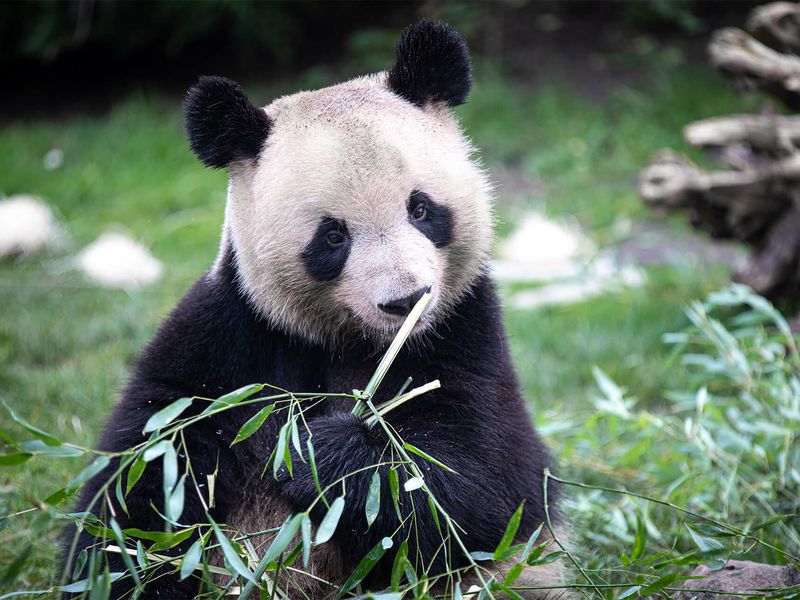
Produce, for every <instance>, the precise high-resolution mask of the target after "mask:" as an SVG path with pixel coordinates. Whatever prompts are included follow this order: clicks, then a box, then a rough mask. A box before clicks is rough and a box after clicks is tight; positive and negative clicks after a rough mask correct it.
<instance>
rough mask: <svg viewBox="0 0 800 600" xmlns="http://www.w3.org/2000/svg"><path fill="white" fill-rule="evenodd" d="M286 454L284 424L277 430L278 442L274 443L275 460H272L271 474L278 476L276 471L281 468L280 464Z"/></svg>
mask: <svg viewBox="0 0 800 600" xmlns="http://www.w3.org/2000/svg"><path fill="white" fill-rule="evenodd" d="M285 456H286V425H284V426H283V427H281V430H280V431H279V432H278V443H277V444H276V445H275V460H273V461H272V475H273V477H275V478H276V479H277V478H278V471H280V470H281V465H282V464H283V460H284V458H285Z"/></svg>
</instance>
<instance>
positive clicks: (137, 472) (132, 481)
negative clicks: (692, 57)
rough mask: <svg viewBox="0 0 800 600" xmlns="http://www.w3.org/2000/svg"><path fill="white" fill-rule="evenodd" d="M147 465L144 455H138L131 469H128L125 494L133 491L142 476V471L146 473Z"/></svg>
mask: <svg viewBox="0 0 800 600" xmlns="http://www.w3.org/2000/svg"><path fill="white" fill-rule="evenodd" d="M145 467H147V463H146V462H145V460H144V458H143V457H142V456H138V457H137V458H136V460H135V461H133V464H132V465H131V467H130V469H128V479H127V481H126V482H125V495H126V496H127V495H128V494H130V493H131V490H132V489H133V486H135V485H136V482H137V481H139V478H141V476H142V473H144V470H145Z"/></svg>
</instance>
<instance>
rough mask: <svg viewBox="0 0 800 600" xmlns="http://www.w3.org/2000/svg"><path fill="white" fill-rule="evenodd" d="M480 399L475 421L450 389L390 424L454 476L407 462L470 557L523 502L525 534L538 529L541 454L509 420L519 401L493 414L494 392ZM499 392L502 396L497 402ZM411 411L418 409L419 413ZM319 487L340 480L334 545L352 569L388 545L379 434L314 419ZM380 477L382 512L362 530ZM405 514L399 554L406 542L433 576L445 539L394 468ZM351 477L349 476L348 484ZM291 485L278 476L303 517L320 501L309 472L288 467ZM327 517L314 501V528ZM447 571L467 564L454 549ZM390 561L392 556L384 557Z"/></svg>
mask: <svg viewBox="0 0 800 600" xmlns="http://www.w3.org/2000/svg"><path fill="white" fill-rule="evenodd" d="M486 387H487V388H489V389H488V390H487V389H484V390H482V392H481V397H480V402H481V403H483V404H484V405H483V407H482V409H481V411H480V412H476V408H477V407H476V405H475V402H476V399H475V398H474V394H471V395H469V396H467V395H466V394H467V393H468V390H467V389H465V388H461V387H459V386H456V385H454V386H453V387H452V388H451V389H450V390H449V392H447V393H445V392H444V391H440V392H439V393H437V395H436V398H435V400H433V399H430V398H427V397H421V398H419V399H416V400H415V401H412V402H410V403H409V404H408V405H407V406H405V407H401V408H400V409H397V411H396V412H393V413H390V415H389V418H388V420H389V421H390V422H391V424H392V426H393V427H394V428H395V429H396V430H397V431H398V433H399V434H400V436H401V437H402V438H403V440H404V441H406V442H408V443H410V444H413V445H414V446H416V447H418V448H419V449H421V450H423V451H424V452H425V453H427V454H429V455H430V456H432V457H434V458H436V459H437V460H439V461H441V462H442V463H444V464H446V465H447V466H448V467H450V468H451V469H453V470H454V471H456V473H452V472H447V471H445V470H443V469H441V468H440V467H438V466H436V465H434V464H432V463H430V462H428V461H426V460H424V459H422V458H419V457H416V456H413V455H412V458H413V459H414V461H415V462H416V463H417V465H418V466H419V468H420V470H421V471H422V473H423V474H424V479H425V483H426V485H427V486H428V488H429V489H430V490H431V492H432V493H433V494H434V496H435V497H436V499H437V500H438V501H439V502H440V503H441V504H442V506H443V507H444V509H445V510H446V511H447V513H448V515H449V516H450V517H451V518H452V520H453V521H455V522H456V523H457V524H458V525H459V526H461V527H462V528H463V529H464V531H465V532H466V535H464V536H463V539H464V542H465V544H466V545H467V547H468V548H469V550H470V551H474V550H493V549H494V547H495V546H496V544H497V543H498V542H499V540H500V538H501V537H502V534H503V532H504V530H505V527H506V524H507V523H508V520H509V518H510V517H511V515H512V514H513V512H514V511H515V510H516V509H517V507H518V506H519V504H520V503H521V502H522V501H525V502H526V507H527V508H526V510H525V512H524V515H525V516H524V519H523V525H522V528H521V533H524V532H530V531H532V530H533V529H534V528H535V527H536V526H537V525H538V524H539V523H540V522H541V520H542V517H543V514H542V512H541V507H542V503H541V490H542V479H541V475H542V469H543V465H545V464H546V462H547V452H546V450H545V449H544V448H543V447H541V445H540V444H539V443H538V440H537V439H536V438H535V436H533V432H532V429H531V428H530V426H529V425H528V423H529V421H528V417H527V415H526V414H525V413H524V411H523V412H520V413H519V414H515V412H517V410H518V408H521V407H517V408H515V405H516V402H514V401H512V402H510V403H507V404H509V405H508V406H505V407H504V411H503V412H502V415H501V414H500V411H496V410H494V408H496V407H497V402H498V401H499V398H496V397H493V396H494V394H493V392H492V391H491V389H490V388H491V386H486ZM500 391H501V390H498V391H497V393H498V394H499V393H500ZM415 402H416V404H415ZM309 428H310V430H311V434H312V441H313V445H314V454H315V458H316V463H317V469H318V474H319V478H320V483H321V484H322V486H323V487H326V486H329V485H332V484H334V482H336V481H337V480H339V479H341V478H344V477H345V476H347V477H346V484H345V489H346V496H345V510H344V512H343V514H342V517H341V519H340V522H339V525H338V527H337V532H336V538H337V541H338V542H339V544H340V546H341V547H343V548H346V549H347V552H348V555H349V556H348V558H349V563H350V566H351V567H352V566H355V564H357V562H358V561H359V560H360V559H361V558H362V557H363V556H364V555H365V554H366V553H367V552H368V551H369V549H370V548H371V547H372V546H374V545H375V544H376V543H378V542H379V541H380V539H381V538H382V537H384V536H387V537H392V536H393V534H395V533H396V531H397V530H398V527H400V522H399V521H398V518H397V515H396V513H395V509H394V504H393V502H392V500H391V495H390V491H389V487H388V480H387V472H388V470H389V466H382V467H380V468H378V467H375V468H373V467H374V466H375V465H378V464H379V463H381V462H387V461H389V460H390V458H391V452H390V451H389V449H388V439H387V438H386V436H385V434H384V433H383V431H382V430H381V429H380V428H375V429H373V430H368V429H367V428H366V427H365V426H364V425H363V424H362V423H361V422H359V421H358V420H357V419H356V418H355V417H353V416H352V415H349V414H346V413H344V414H341V413H340V414H334V415H329V416H323V417H318V418H317V419H314V420H312V421H310V422H309ZM376 468H377V470H378V472H379V473H380V477H381V481H382V485H381V503H380V509H379V512H378V516H377V518H376V520H375V522H374V523H373V524H372V526H371V527H369V528H367V522H366V517H365V503H366V500H367V495H368V490H369V484H370V480H371V478H372V476H373V474H374V473H375V470H376ZM399 472H400V474H401V475H400V481H401V491H400V500H401V514H402V515H403V516H404V517H406V516H407V515H408V514H409V513H410V512H411V508H412V503H413V506H414V508H415V513H416V514H415V519H416V523H414V524H412V523H411V522H410V521H408V522H407V523H406V527H403V528H401V531H400V535H399V536H398V535H394V536H393V537H394V540H395V548H396V547H397V546H398V545H399V541H400V540H402V539H404V538H405V537H406V535H407V534H409V533H411V537H410V543H411V545H412V550H414V551H415V552H416V550H417V549H418V550H419V552H420V554H421V556H422V557H423V560H425V561H431V559H432V557H436V561H435V562H434V564H433V568H434V571H436V570H439V569H440V568H441V567H442V566H443V564H442V560H441V559H442V558H443V552H442V549H441V547H442V536H441V535H440V533H439V531H438V529H437V527H436V525H435V522H434V520H433V517H432V515H431V512H430V510H429V508H428V506H427V497H426V495H425V492H423V491H421V490H418V491H416V492H413V493H411V494H409V493H408V492H405V491H404V490H403V487H402V484H403V481H404V480H405V478H406V477H405V476H404V475H403V474H402V472H403V470H402V469H400V470H399ZM350 473H355V474H354V475H350V476H348V474H350ZM293 475H294V477H293V478H290V477H289V476H288V474H287V473H285V472H283V473H282V474H281V476H280V478H279V489H280V491H281V493H282V494H283V495H284V497H285V498H286V499H287V500H289V502H290V503H291V504H292V505H293V507H294V508H295V510H297V511H303V510H306V509H307V508H308V506H309V505H310V504H311V503H312V502H314V501H315V500H316V498H317V496H318V492H317V489H316V486H315V484H314V481H313V478H312V476H311V473H310V469H309V468H308V466H307V464H305V463H302V462H300V461H299V460H297V459H295V460H294V473H293ZM342 489H343V488H342V486H341V485H340V484H336V485H334V486H333V488H332V490H331V491H330V492H329V493H328V494H327V497H328V499H329V500H331V499H333V498H335V497H336V496H339V495H341V494H342ZM324 514H325V507H324V505H323V504H322V503H321V502H319V501H317V502H316V504H315V510H313V511H312V518H313V520H314V521H315V522H317V523H319V521H320V520H321V518H322V516H323V515H324ZM451 551H452V552H453V555H452V556H451V557H450V559H449V560H450V563H451V565H458V564H463V562H464V557H463V556H462V555H461V553H460V552H458V551H457V550H455V546H454V545H451ZM389 554H390V555H391V554H392V553H391V552H390V553H389Z"/></svg>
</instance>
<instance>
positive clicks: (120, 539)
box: [110, 517, 140, 585]
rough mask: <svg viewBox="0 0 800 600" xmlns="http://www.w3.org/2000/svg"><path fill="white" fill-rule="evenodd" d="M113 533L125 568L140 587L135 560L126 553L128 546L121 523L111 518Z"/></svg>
mask: <svg viewBox="0 0 800 600" xmlns="http://www.w3.org/2000/svg"><path fill="white" fill-rule="evenodd" d="M110 524H111V531H113V532H114V539H115V540H116V541H117V545H118V546H119V549H120V555H121V556H122V562H123V563H124V564H125V568H126V569H128V572H129V573H130V574H131V577H132V578H133V580H134V581H135V582H136V585H139V583H140V580H139V573H138V572H137V571H136V566H135V565H134V564H133V559H132V558H131V555H130V554H128V553H127V552H126V550H127V546H126V545H125V537H124V536H123V535H122V530H121V529H120V528H119V523H117V520H116V519H114V518H113V517H112V518H111V523H110Z"/></svg>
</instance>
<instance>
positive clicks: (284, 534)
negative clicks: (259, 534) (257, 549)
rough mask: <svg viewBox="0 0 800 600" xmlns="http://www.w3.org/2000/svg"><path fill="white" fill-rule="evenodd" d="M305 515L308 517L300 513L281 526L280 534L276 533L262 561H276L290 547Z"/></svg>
mask: <svg viewBox="0 0 800 600" xmlns="http://www.w3.org/2000/svg"><path fill="white" fill-rule="evenodd" d="M303 517H306V518H307V515H305V514H304V513H298V514H296V515H294V516H293V517H292V518H291V519H289V520H288V521H286V522H285V523H284V524H283V525H282V526H281V528H280V530H279V531H278V535H276V536H275V539H274V540H272V544H270V546H269V549H268V550H267V552H266V554H264V557H263V558H262V559H261V560H262V561H266V562H267V563H270V562H272V561H274V560H275V559H276V558H278V557H279V556H280V555H281V553H282V552H283V551H284V550H286V548H288V547H289V544H290V543H291V542H292V539H293V538H294V536H295V535H297V530H298V529H300V526H301V524H302V523H303Z"/></svg>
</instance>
